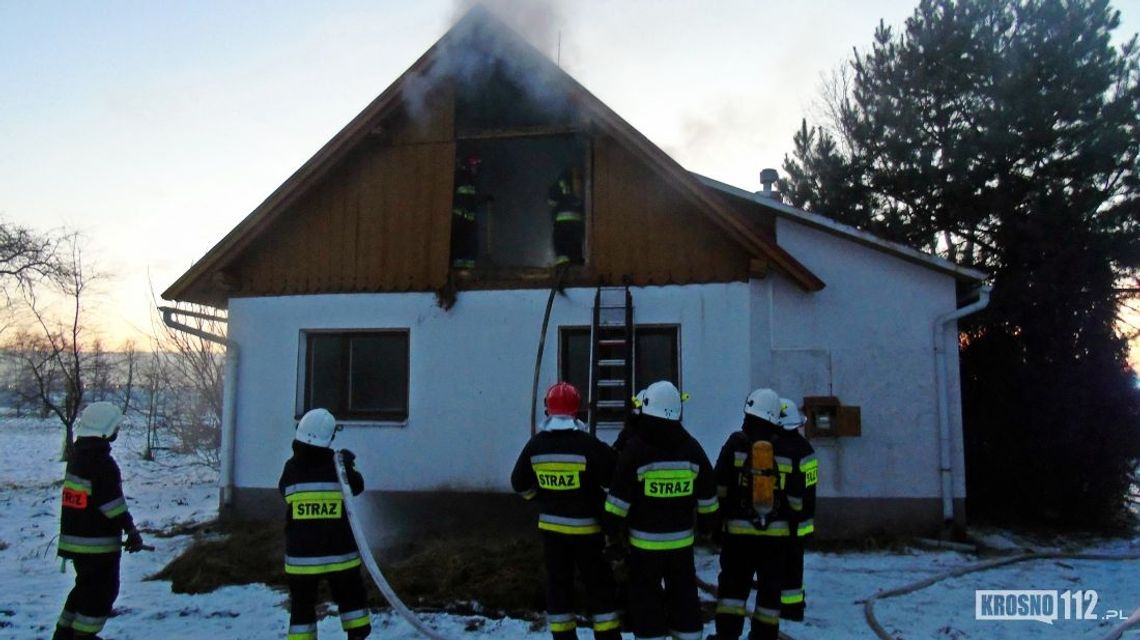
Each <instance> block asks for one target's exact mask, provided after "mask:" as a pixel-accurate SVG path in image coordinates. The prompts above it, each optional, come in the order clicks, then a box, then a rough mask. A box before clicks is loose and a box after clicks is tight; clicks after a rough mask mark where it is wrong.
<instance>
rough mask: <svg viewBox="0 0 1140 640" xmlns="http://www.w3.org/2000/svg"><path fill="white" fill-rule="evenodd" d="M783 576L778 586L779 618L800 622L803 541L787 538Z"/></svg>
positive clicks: (803, 600) (801, 611)
mask: <svg viewBox="0 0 1140 640" xmlns="http://www.w3.org/2000/svg"><path fill="white" fill-rule="evenodd" d="M787 544H788V552H787V554H786V556H785V559H784V576H783V580H782V581H781V584H780V617H781V618H783V619H784V620H795V621H799V622H802V621H803V619H804V608H805V606H806V601H805V592H804V540H803V538H788V539H787Z"/></svg>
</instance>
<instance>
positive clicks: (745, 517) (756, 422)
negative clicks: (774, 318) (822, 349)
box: [710, 389, 789, 640]
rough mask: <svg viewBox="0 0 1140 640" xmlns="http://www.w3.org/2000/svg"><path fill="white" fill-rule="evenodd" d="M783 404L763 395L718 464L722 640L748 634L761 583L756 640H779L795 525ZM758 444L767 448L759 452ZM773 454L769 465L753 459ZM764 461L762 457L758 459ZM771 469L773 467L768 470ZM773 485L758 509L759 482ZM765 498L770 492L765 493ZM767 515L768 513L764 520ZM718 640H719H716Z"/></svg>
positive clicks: (749, 405) (752, 401)
mask: <svg viewBox="0 0 1140 640" xmlns="http://www.w3.org/2000/svg"><path fill="white" fill-rule="evenodd" d="M780 413H781V411H780V397H779V395H778V394H777V393H776V392H775V391H773V390H772V389H756V390H755V391H753V392H752V393H750V394H749V395H748V399H747V400H746V401H745V404H744V423H743V425H742V426H741V429H740V430H739V431H736V432H733V433H732V434H731V435H729V437H728V439H727V441H726V442H725V443H724V446H723V447H722V448H721V450H720V455H719V456H718V457H717V461H716V483H717V495H718V496H720V497H721V501H722V504H723V508H722V512H721V517H722V520H723V531H722V538H721V540H722V543H721V553H720V575H719V576H718V578H717V603H716V635H715V636H713V638H715V640H735V639H736V638H739V637H740V634H741V632H742V631H743V629H744V617H745V616H746V615H748V611H747V609H746V602H747V600H748V593H749V591H750V590H751V588H752V580H753V577H755V578H756V582H757V589H756V604H755V607H754V608H753V609H752V612H751V617H752V623H751V630H750V632H749V634H748V637H749V639H750V640H776V638H777V637H778V635H779V626H780V595H781V586H782V581H781V580H782V577H783V573H784V572H783V568H782V565H781V562H782V561H783V558H784V557H785V555H786V554H787V552H788V551H787V549H788V543H787V541H788V537H789V523H788V520H787V514H786V512H785V508H784V504H783V502H782V495H781V494H782V492H781V491H780V490H779V488H778V487H779V484H778V483H779V472H780V470H781V469H786V464H785V463H784V462H783V461H782V460H781V459H780V458H779V457H778V454H777V452H778V444H777V442H778V441H779V439H780V437H781V435H783V427H782V426H781V417H780ZM758 442H763V443H767V444H768V446H767V447H761V448H757V447H755V446H754V445H755V444H756V443H758ZM757 449H759V450H760V451H761V452H762V451H766V452H767V455H766V458H767V464H766V465H761V464H758V460H757V459H756V457H754V454H753V452H754V451H756V450H757ZM762 455H764V454H763V453H760V454H756V456H757V457H759V456H762ZM765 466H766V468H765ZM764 478H766V481H767V482H768V483H770V484H769V485H768V488H769V489H770V491H769V492H768V493H767V495H768V497H769V500H767V502H766V504H764V505H763V506H758V504H757V499H756V492H755V491H754V483H756V482H761V481H764V480H763V479H764ZM761 493H764V492H761ZM761 510H762V511H763V513H761ZM710 640H712V639H710Z"/></svg>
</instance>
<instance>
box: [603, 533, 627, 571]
mask: <svg viewBox="0 0 1140 640" xmlns="http://www.w3.org/2000/svg"><path fill="white" fill-rule="evenodd" d="M628 555H629V549H627V548H626V546H625V545H624V544H622V542H621V541H620V540H618V539H616V538H610V537H607V538H606V546H605V548H603V549H602V556H603V557H605V559H606V561H607V562H609V563H610V564H620V563H622V562H625V558H626V556H628Z"/></svg>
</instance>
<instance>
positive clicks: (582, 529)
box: [538, 522, 602, 535]
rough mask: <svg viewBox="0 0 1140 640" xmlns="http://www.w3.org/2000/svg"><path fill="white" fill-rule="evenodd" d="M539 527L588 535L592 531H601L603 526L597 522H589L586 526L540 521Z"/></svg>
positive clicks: (557, 531) (546, 529)
mask: <svg viewBox="0 0 1140 640" xmlns="http://www.w3.org/2000/svg"><path fill="white" fill-rule="evenodd" d="M538 528H539V529H542V530H543V531H553V532H554V533H568V534H570V535H587V534H591V533H601V532H602V528H601V527H600V526H599V525H596V524H588V525H585V526H575V525H569V524H553V523H550V522H539V523H538Z"/></svg>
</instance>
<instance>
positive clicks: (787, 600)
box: [780, 589, 804, 604]
mask: <svg viewBox="0 0 1140 640" xmlns="http://www.w3.org/2000/svg"><path fill="white" fill-rule="evenodd" d="M803 601H804V592H803V591H801V590H799V589H789V590H787V591H781V592H780V604H797V603H800V602H803Z"/></svg>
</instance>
